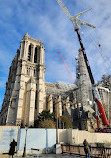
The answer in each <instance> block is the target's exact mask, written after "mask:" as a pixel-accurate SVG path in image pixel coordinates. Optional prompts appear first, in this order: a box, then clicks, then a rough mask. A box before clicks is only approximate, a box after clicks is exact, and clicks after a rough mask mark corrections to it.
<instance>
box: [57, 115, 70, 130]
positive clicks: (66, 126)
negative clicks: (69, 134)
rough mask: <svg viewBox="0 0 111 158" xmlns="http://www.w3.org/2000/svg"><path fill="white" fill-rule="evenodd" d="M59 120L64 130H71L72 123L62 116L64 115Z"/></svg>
mask: <svg viewBox="0 0 111 158" xmlns="http://www.w3.org/2000/svg"><path fill="white" fill-rule="evenodd" d="M60 119H61V123H62V125H64V128H65V129H67V128H72V123H71V121H70V120H69V119H68V118H67V117H66V116H64V115H63V116H60Z"/></svg>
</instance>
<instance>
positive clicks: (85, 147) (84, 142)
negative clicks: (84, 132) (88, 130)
mask: <svg viewBox="0 0 111 158" xmlns="http://www.w3.org/2000/svg"><path fill="white" fill-rule="evenodd" d="M83 145H84V152H85V154H86V158H87V156H88V158H90V145H89V144H88V142H87V140H86V139H84V141H83Z"/></svg>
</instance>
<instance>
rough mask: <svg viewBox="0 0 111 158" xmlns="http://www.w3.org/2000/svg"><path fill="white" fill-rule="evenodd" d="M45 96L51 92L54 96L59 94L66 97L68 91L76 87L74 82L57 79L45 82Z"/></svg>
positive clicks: (70, 91)
mask: <svg viewBox="0 0 111 158" xmlns="http://www.w3.org/2000/svg"><path fill="white" fill-rule="evenodd" d="M45 86H46V94H47V96H48V95H50V94H52V95H54V96H59V95H61V96H62V97H67V96H68V95H69V93H72V92H73V90H74V89H75V88H76V87H77V86H76V85H74V84H70V83H66V82H61V81H58V82H56V83H48V82H46V83H45Z"/></svg>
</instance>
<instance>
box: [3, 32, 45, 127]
mask: <svg viewBox="0 0 111 158" xmlns="http://www.w3.org/2000/svg"><path fill="white" fill-rule="evenodd" d="M44 53H45V48H44V46H43V43H42V41H40V40H36V39H34V38H32V37H29V35H28V34H27V33H26V35H25V36H24V37H23V39H22V40H21V46H20V50H17V55H16V56H15V58H14V59H13V61H12V65H11V67H10V72H9V77H8V82H7V83H6V92H5V97H4V100H3V104H2V110H1V119H0V121H1V124H7V125H21V124H22V125H23V126H25V125H28V126H33V125H34V120H35V119H36V118H37V116H38V114H39V113H41V112H42V111H43V109H44V108H45V107H44V106H45V69H46V68H45V66H44Z"/></svg>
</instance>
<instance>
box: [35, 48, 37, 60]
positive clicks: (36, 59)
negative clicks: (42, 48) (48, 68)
mask: <svg viewBox="0 0 111 158" xmlns="http://www.w3.org/2000/svg"><path fill="white" fill-rule="evenodd" d="M34 63H37V47H36V48H35V54H34Z"/></svg>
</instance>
